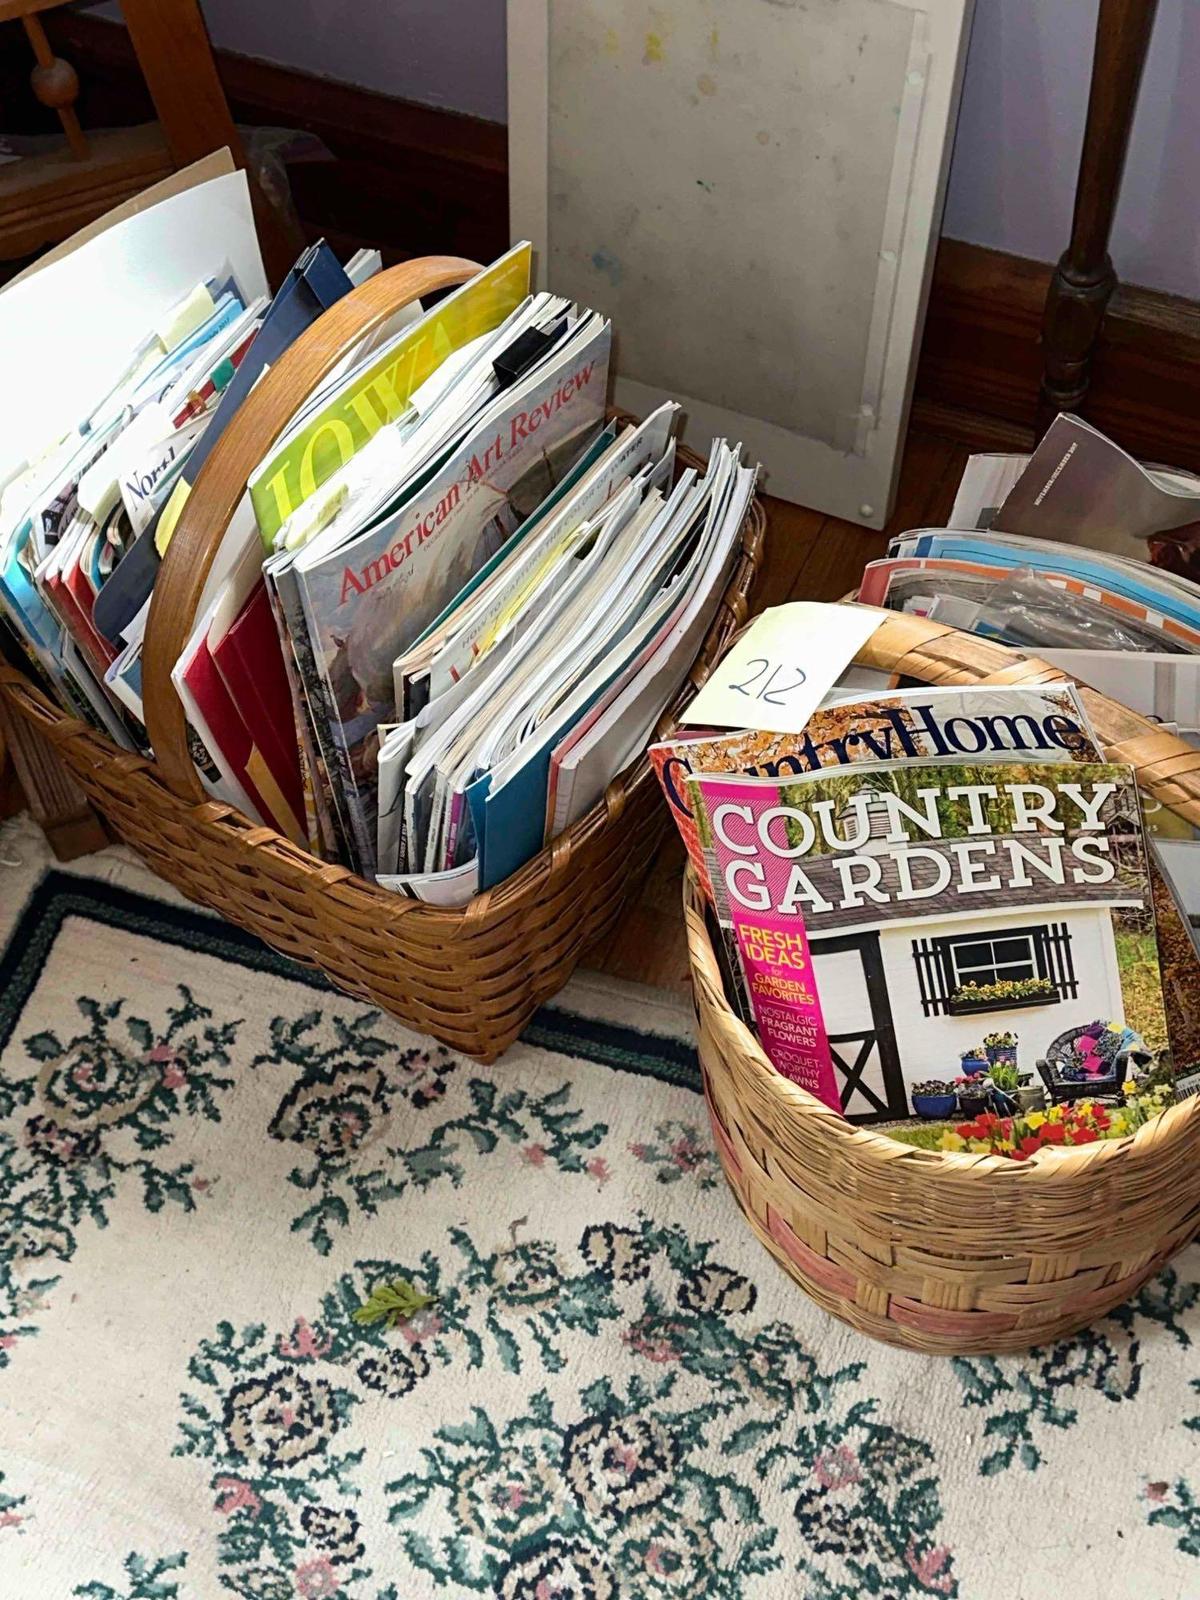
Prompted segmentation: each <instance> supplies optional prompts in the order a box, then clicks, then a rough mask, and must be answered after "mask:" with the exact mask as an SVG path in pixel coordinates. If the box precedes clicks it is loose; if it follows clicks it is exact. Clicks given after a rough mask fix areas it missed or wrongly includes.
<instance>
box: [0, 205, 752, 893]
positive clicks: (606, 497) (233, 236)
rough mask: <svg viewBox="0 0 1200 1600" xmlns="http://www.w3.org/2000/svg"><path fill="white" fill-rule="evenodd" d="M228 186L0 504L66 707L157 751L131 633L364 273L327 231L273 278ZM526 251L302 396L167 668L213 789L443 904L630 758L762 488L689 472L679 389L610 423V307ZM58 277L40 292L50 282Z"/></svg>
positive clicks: (688, 659) (672, 690)
mask: <svg viewBox="0 0 1200 1600" xmlns="http://www.w3.org/2000/svg"><path fill="white" fill-rule="evenodd" d="M216 182H217V184H218V185H221V186H224V187H223V188H222V189H221V204H219V205H218V204H217V203H216V202H215V200H214V199H213V196H212V190H213V188H214V184H213V183H212V182H209V183H203V184H198V185H197V186H196V188H195V189H194V190H192V191H191V192H190V196H189V195H185V196H182V197H181V196H178V195H176V196H174V197H173V198H172V199H170V200H169V201H167V202H165V203H164V204H165V207H166V208H167V209H168V210H170V208H175V210H173V211H171V220H174V221H177V220H178V218H177V211H178V207H179V205H180V203H181V202H182V203H183V205H184V206H185V207H187V208H190V209H189V215H190V214H191V213H195V218H196V221H197V223H199V222H200V221H203V222H204V223H205V224H206V225H207V226H206V230H201V229H200V228H199V226H197V227H196V228H195V229H194V230H193V231H194V232H195V234H196V242H195V243H194V244H192V245H188V246H187V247H186V248H185V247H184V245H183V244H180V245H179V246H178V247H177V249H176V252H175V255H174V256H173V257H171V258H169V261H168V265H169V267H170V271H169V272H167V273H166V274H165V276H166V277H167V279H168V280H170V281H171V282H173V284H174V288H175V290H176V294H175V295H174V296H173V297H172V298H171V299H169V300H167V299H166V295H165V292H160V298H161V299H162V300H163V302H164V303H162V304H158V305H155V304H154V303H153V300H154V297H153V295H147V296H146V299H145V309H144V310H143V311H142V312H141V317H142V319H143V321H142V322H139V321H138V312H137V311H136V308H135V307H134V306H133V305H132V297H130V303H129V304H126V303H125V301H123V300H122V301H119V302H116V303H115V304H114V315H116V314H117V313H119V314H120V317H121V319H123V320H122V321H121V322H120V326H122V327H124V328H125V329H126V330H127V340H128V342H127V344H122V343H121V342H120V340H119V339H112V338H110V339H108V340H107V345H108V347H109V348H108V356H107V359H108V363H109V365H108V367H107V368H106V367H105V366H104V365H103V363H102V362H99V361H95V362H93V363H92V364H93V366H94V367H96V371H95V373H94V375H93V377H92V380H91V383H90V386H84V388H83V389H82V391H81V393H80V395H79V397H78V400H77V405H76V408H75V409H73V410H70V411H68V410H67V409H66V407H67V405H69V403H70V402H69V401H67V400H63V401H61V402H57V403H56V404H55V405H52V406H50V407H49V408H48V410H47V412H46V421H45V431H44V432H42V433H40V434H39V432H38V430H37V429H36V428H27V429H26V430H25V432H26V433H27V434H29V435H30V441H29V442H30V444H31V445H32V446H33V448H31V449H29V450H28V452H27V454H26V455H25V457H24V459H21V460H17V461H15V462H14V463H12V464H11V466H10V468H9V472H8V482H7V483H6V485H5V487H4V490H3V499H2V500H0V610H2V611H3V613H4V615H5V617H6V618H7V620H8V622H9V623H10V625H11V627H12V629H13V631H14V633H15V634H16V637H17V639H18V641H19V643H20V644H21V646H23V648H24V650H25V652H26V654H27V655H28V657H29V659H30V660H31V661H32V662H33V663H34V664H35V665H36V667H37V668H38V669H39V670H40V672H41V673H42V674H43V676H44V678H45V680H46V682H47V684H48V686H49V688H50V689H51V692H53V693H54V694H55V695H56V697H57V698H58V699H59V701H60V703H62V704H63V705H64V706H65V707H67V708H69V709H71V710H72V711H74V712H76V713H78V714H79V715H81V716H84V717H86V718H87V719H88V720H89V721H91V722H92V723H93V724H94V725H96V726H97V727H99V728H101V729H103V730H104V731H105V732H106V733H108V734H109V735H110V736H111V737H112V738H113V739H114V740H116V741H117V742H118V743H120V744H122V745H123V746H125V747H127V748H133V749H138V750H141V751H143V752H146V753H151V752H149V743H148V739H147V734H146V728H145V724H144V715H143V707H142V683H141V668H142V648H143V641H144V635H145V628H146V621H147V617H148V614H149V608H150V602H151V597H152V594H153V591H154V583H155V579H156V577H157V573H158V570H159V566H160V563H161V560H162V557H163V555H164V553H165V551H166V550H167V548H168V546H169V543H170V540H171V538H172V536H173V533H174V530H175V527H176V526H177V524H178V521H179V517H180V514H181V512H182V510H183V507H184V505H185V504H186V503H187V500H188V497H189V495H190V493H191V489H192V485H193V484H195V483H196V481H197V478H198V475H199V472H200V469H201V467H202V466H203V465H204V463H205V461H206V460H207V459H208V458H209V457H210V455H211V453H212V451H213V449H214V447H215V446H216V445H217V443H218V441H219V439H220V437H221V435H222V433H223V432H224V430H225V429H226V427H228V425H229V422H230V420H231V418H232V417H233V416H234V415H235V414H236V412H237V410H238V407H239V406H240V405H241V403H242V401H243V400H244V399H245V397H246V395H247V394H248V393H249V392H250V389H251V387H252V386H253V384H254V383H255V382H256V381H257V379H258V378H259V377H261V376H262V374H263V373H264V372H265V371H266V370H267V369H268V368H269V367H270V366H272V365H273V364H274V363H276V362H277V361H278V360H279V358H280V356H281V355H282V354H283V353H284V352H285V351H286V350H287V348H288V347H289V346H290V345H291V344H292V343H294V341H295V340H296V339H297V338H298V337H299V336H300V335H301V334H302V333H303V332H304V331H305V330H306V329H307V328H308V327H309V326H311V324H312V323H313V321H314V320H315V319H316V318H317V317H318V316H320V314H321V313H322V312H323V311H324V310H325V309H326V308H327V307H328V306H330V305H332V304H333V303H334V302H335V301H336V300H338V299H339V298H340V297H341V296H342V295H344V294H346V293H347V292H349V290H350V289H351V288H352V287H353V286H354V285H355V283H358V282H361V281H362V280H363V279H364V278H365V277H367V276H368V275H370V273H372V272H373V271H375V270H377V269H378V267H379V257H378V255H377V254H368V255H363V256H360V257H357V258H355V260H354V261H352V262H350V263H348V264H347V265H346V267H344V268H343V267H342V266H341V265H340V264H339V263H338V262H337V260H336V259H335V258H334V257H333V255H332V252H331V251H330V250H329V249H328V247H327V246H325V245H324V244H320V245H317V246H314V247H313V248H312V249H310V250H308V251H306V253H305V255H304V256H303V257H302V258H301V260H300V261H299V262H297V264H296V267H295V268H294V269H293V271H292V273H291V274H290V275H289V277H288V279H287V281H286V282H285V283H284V285H283V287H282V288H281V289H280V291H279V293H278V294H276V295H275V296H274V297H273V298H270V297H268V296H267V295H266V293H265V282H264V280H263V276H262V267H261V261H260V260H259V258H258V252H257V245H256V243H255V242H254V238H253V228H252V223H251V221H250V213H249V207H248V202H247V201H246V199H245V185H244V180H243V179H241V177H240V175H238V174H233V175H231V176H226V177H222V178H221V179H219V180H216ZM238 185H240V187H238ZM231 186H232V187H231ZM163 209H164V208H163V207H154V206H148V207H146V208H144V209H143V210H142V211H141V212H139V213H138V215H137V216H135V217H134V218H133V219H132V220H130V221H126V222H124V223H122V224H121V225H120V226H114V227H113V228H112V229H111V230H109V232H108V233H107V234H105V235H104V236H102V238H101V239H100V240H92V241H90V242H87V243H84V244H82V245H81V246H80V248H79V249H78V250H77V251H75V252H74V254H73V256H72V258H71V260H72V263H73V265H71V267H70V275H71V283H72V284H74V285H78V286H81V287H82V286H85V285H87V283H88V276H89V275H88V266H89V261H90V259H91V258H93V257H94V258H95V265H96V266H97V267H98V266H99V264H100V262H101V260H102V259H107V257H106V256H105V252H106V251H107V252H109V253H110V254H111V251H112V249H113V248H114V247H113V245H112V243H111V241H112V239H113V238H118V239H121V240H123V241H124V243H123V244H122V247H121V248H122V250H123V252H124V254H123V256H122V257H121V259H125V260H128V259H131V258H134V257H135V256H136V250H137V246H138V242H139V240H141V241H142V242H144V243H145V245H146V246H147V247H148V246H149V244H150V243H151V241H158V240H161V239H163V238H165V237H178V238H183V234H181V233H179V232H178V229H172V230H171V231H170V233H169V234H168V230H167V228H166V226H165V220H166V219H165V218H163V217H161V216H158V215H157V213H159V212H160V211H162V210H163ZM130 235H131V237H130ZM189 237H190V235H189ZM105 239H107V240H109V243H108V244H106V243H105ZM206 260H211V263H212V266H211V270H205V271H201V272H200V273H199V274H198V275H197V276H196V278H195V281H194V282H193V281H191V277H190V275H191V274H192V273H194V272H196V269H197V267H198V266H199V265H200V264H201V263H202V262H205V261H206ZM531 260H532V256H531V250H530V247H529V246H528V245H527V244H521V245H518V246H516V247H515V248H514V249H513V250H511V251H509V252H508V253H507V254H506V255H505V256H503V257H502V258H501V259H500V260H499V261H497V262H495V263H494V264H493V265H492V266H490V267H488V268H486V269H485V270H484V271H482V272H480V273H479V274H478V275H477V276H476V277H475V278H473V279H472V280H471V281H469V282H468V283H466V284H464V285H463V286H462V287H461V288H459V289H457V290H455V291H454V292H453V293H451V294H449V295H446V296H444V297H443V298H441V299H440V300H439V301H438V302H437V304H436V305H434V306H433V307H432V308H431V309H428V310H423V309H422V308H421V307H420V306H419V305H416V306H411V307H405V308H403V309H402V310H401V311H399V312H397V313H396V314H395V315H393V316H392V317H390V318H388V319H386V320H385V321H384V322H383V323H382V324H379V325H377V326H375V327H374V328H373V329H372V331H371V333H370V334H369V335H367V336H364V337H363V338H362V339H361V340H360V341H359V343H358V344H357V346H355V347H353V348H350V349H348V350H347V351H346V352H345V353H344V355H343V357H342V359H341V360H340V361H339V363H338V364H337V365H336V366H335V368H334V369H333V371H332V372H331V373H330V375H329V376H328V377H327V378H326V379H325V381H323V382H322V383H320V384H319V385H318V386H317V387H316V388H315V389H314V390H313V392H312V393H309V394H302V395H297V396H296V397H295V409H294V411H293V414H292V415H291V417H290V418H289V419H288V420H287V421H286V423H285V425H284V426H283V427H282V428H281V431H280V432H279V434H278V436H277V437H276V439H275V440H274V442H273V444H272V445H271V447H270V449H269V451H268V452H267V453H266V455H265V456H264V458H263V459H262V460H261V461H260V462H259V463H258V464H257V466H256V467H255V469H254V470H253V472H252V473H251V474H250V476H249V479H248V482H247V484H246V490H245V494H244V495H243V497H242V499H241V502H240V504H239V506H238V508H237V510H236V512H235V514H234V516H233V518H232V521H231V522H230V524H229V526H228V528H226V529H225V530H224V531H223V535H222V537H221V539H220V544H219V549H218V551H217V554H216V558H215V560H214V562H213V566H212V569H211V571H210V573H209V577H208V580H207V585H206V589H205V593H204V596H203V598H202V601H201V603H200V606H199V608H198V611H197V614H196V617H195V619H194V623H193V626H192V629H191V632H190V635H189V637H188V639H187V642H186V644H185V646H184V649H183V650H182V652H181V654H180V656H179V658H178V660H177V662H176V663H175V666H174V669H173V671H172V674H171V677H172V682H173V684H174V686H175V688H176V691H177V693H178V695H179V697H180V700H181V702H182V704H183V707H184V710H185V712H186V715H187V720H188V726H189V730H190V733H191V743H192V750H193V756H194V760H195V763H196V767H197V771H198V772H199V774H200V776H201V779H202V781H203V782H204V784H205V785H206V787H207V789H208V791H209V792H210V793H211V794H212V795H213V796H214V797H216V798H219V799H222V800H225V801H227V802H229V803H230V804H232V805H234V806H236V807H237V808H238V809H239V810H241V811H243V812H244V813H245V814H246V815H248V816H249V817H251V818H252V819H255V820H258V821H261V822H263V823H266V824H268V825H270V826H273V827H274V828H276V829H277V830H278V831H280V832H281V833H283V834H285V835H286V836H288V837H289V838H290V839H292V840H293V841H294V842H295V843H297V844H299V845H302V846H305V847H307V848H309V849H310V850H312V851H313V852H314V853H315V854H317V855H319V856H320V857H322V858H323V859H325V860H329V861H337V862H341V863H344V864H345V865H347V866H349V867H351V868H352V869H354V870H355V871H357V872H359V873H361V874H363V875H365V876H369V877H375V878H376V879H377V880H378V882H379V883H380V884H382V885H383V886H385V887H387V888H389V889H392V890H395V891H398V892H405V893H410V894H413V895H416V896H418V897H420V898H422V899H425V900H427V901H429V902H432V903H435V904H439V905H451V906H457V905H462V904H465V903H466V902H467V901H468V900H469V899H470V898H471V896H472V895H473V894H475V893H477V892H478V891H479V890H481V889H487V888H490V887H492V886H493V885H495V884H498V883H500V882H501V881H502V880H503V879H505V878H507V877H508V876H509V875H510V874H511V873H513V872H514V871H516V870H517V869H518V868H519V867H521V866H522V865H523V864H524V863H525V862H527V861H528V860H529V859H531V857H533V856H534V855H535V854H537V852H538V851H539V850H541V849H542V847H543V845H544V844H546V843H548V842H549V841H550V840H551V839H553V838H554V837H555V836H556V835H558V834H559V833H561V832H562V831H563V830H564V829H566V828H568V827H570V826H571V824H572V823H573V822H575V821H576V820H577V819H579V818H580V817H582V816H583V815H584V814H585V813H586V812H587V811H588V810H589V809H590V808H591V807H592V806H593V805H594V804H595V803H596V802H597V801H598V800H599V799H600V798H601V797H602V795H603V794H604V791H605V789H606V787H607V786H608V784H609V783H610V782H611V781H612V780H613V779H614V778H615V777H616V776H617V775H618V774H619V773H621V772H622V771H623V770H624V769H625V768H626V767H627V766H628V765H629V764H630V762H631V761H633V760H634V759H635V758H636V757H637V756H638V755H639V754H641V753H642V752H643V751H644V749H645V746H646V743H647V741H648V739H649V738H650V737H651V736H652V735H653V733H654V730H655V727H656V726H657V724H658V722H659V720H660V718H661V716H662V713H663V711H664V709H665V707H666V706H667V705H668V704H669V702H670V701H671V700H672V698H673V697H674V695H675V694H676V692H677V691H678V690H679V688H680V687H681V685H682V684H683V682H684V680H685V679H686V676H687V673H688V671H689V669H690V667H691V665H692V662H693V661H694V659H695V656H696V654H697V652H698V650H699V648H700V646H701V644H702V642H703V639H704V636H705V634H706V632H707V630H708V629H709V627H710V626H711V624H712V621H713V618H714V616H715V614H716V611H717V608H718V606H719V604H720V599H721V595H722V593H723V592H724V589H725V587H726V585H727V583H728V580H729V577H730V575H731V572H732V569H733V566H734V564H735V560H736V556H737V550H738V546H739V542H740V532H741V526H742V523H743V520H744V517H745V514H746V511H747V509H748V506H749V502H750V499H751V497H752V495H753V492H754V485H755V471H754V470H753V469H752V468H750V467H747V466H745V465H743V463H742V451H741V447H740V446H737V445H731V444H729V443H727V442H726V441H724V440H716V441H714V443H713V445H712V449H711V452H710V455H709V458H708V461H707V463H706V464H705V466H704V467H703V468H702V469H700V470H695V469H692V468H688V469H687V470H679V468H678V466H677V463H676V459H675V443H674V439H673V432H674V427H675V423H676V419H677V413H678V407H676V406H674V405H672V404H666V405H663V406H662V407H661V408H660V409H659V410H658V411H657V412H655V413H654V415H653V416H650V417H648V418H646V419H645V420H644V421H643V422H641V423H640V424H628V425H625V424H618V423H615V422H610V421H609V420H608V411H607V405H606V401H607V394H608V378H609V357H610V348H611V342H612V329H611V327H610V325H609V323H608V321H607V319H606V318H605V317H604V316H603V315H602V314H601V313H600V312H598V311H594V310H589V309H587V308H585V307H581V306H578V305H575V304H573V303H572V302H570V301H568V300H565V299H562V298H560V297H558V296H556V295H553V294H549V293H533V292H531V284H530V273H531ZM234 263H237V266H236V267H235V265H234ZM59 272H61V268H60V266H58V265H54V266H50V267H47V268H46V269H45V270H44V272H43V273H41V274H39V275H38V277H37V278H36V279H35V280H34V282H35V285H37V286H39V288H38V292H39V293H40V294H41V295H42V298H43V299H46V298H48V290H47V289H46V288H45V287H44V286H45V285H47V284H48V283H49V282H50V281H51V279H52V276H53V274H55V273H59ZM181 284H186V285H187V287H186V292H185V293H184V294H183V296H182V298H179V297H178V293H177V291H178V289H179V287H180V285H181ZM13 293H18V295H19V291H13ZM101 298H103V296H101ZM10 308H11V312H12V314H11V316H8V317H7V321H8V322H9V323H11V324H12V326H13V328H14V329H15V328H16V325H17V321H18V317H19V314H20V306H19V304H14V303H13V302H10V301H8V298H7V296H0V325H4V324H5V323H6V314H7V313H8V312H9V311H10ZM143 324H144V325H143ZM103 342H104V341H102V343H103ZM68 392H69V391H68Z"/></svg>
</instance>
